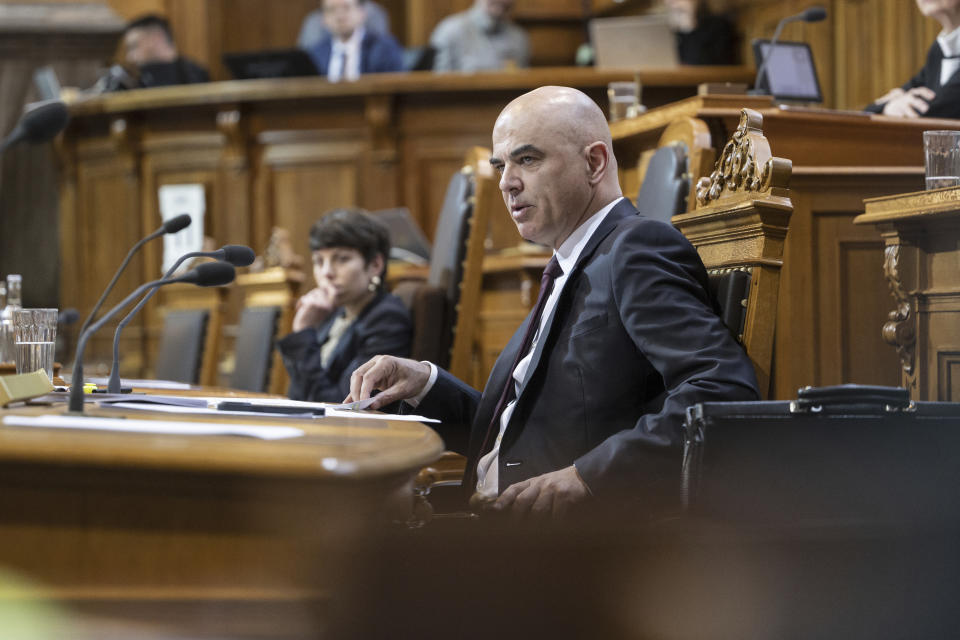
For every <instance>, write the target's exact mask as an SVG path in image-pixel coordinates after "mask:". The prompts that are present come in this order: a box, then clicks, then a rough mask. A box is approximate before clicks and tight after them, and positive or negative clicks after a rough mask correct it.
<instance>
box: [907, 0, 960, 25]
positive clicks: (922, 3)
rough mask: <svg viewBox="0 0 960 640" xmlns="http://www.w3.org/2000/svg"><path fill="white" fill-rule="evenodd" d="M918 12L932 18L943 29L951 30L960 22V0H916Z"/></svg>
mask: <svg viewBox="0 0 960 640" xmlns="http://www.w3.org/2000/svg"><path fill="white" fill-rule="evenodd" d="M917 8H919V9H920V13H922V14H923V15H925V16H927V17H928V18H933V19H934V20H936V21H937V22H939V23H940V24H941V25H943V28H944V29H949V30H953V29H955V28H956V27H957V26H960V25H958V23H960V0H917Z"/></svg>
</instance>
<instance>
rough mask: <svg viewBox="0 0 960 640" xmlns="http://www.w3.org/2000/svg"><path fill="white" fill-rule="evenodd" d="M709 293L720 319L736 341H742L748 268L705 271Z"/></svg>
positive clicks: (748, 286) (748, 288) (745, 314)
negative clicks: (715, 303) (715, 302)
mask: <svg viewBox="0 0 960 640" xmlns="http://www.w3.org/2000/svg"><path fill="white" fill-rule="evenodd" d="M707 276H708V278H709V284H710V293H711V294H712V295H713V297H714V299H715V300H716V301H717V304H718V305H719V306H720V319H721V320H723V324H725V325H727V329H729V330H730V333H731V334H733V337H734V338H736V339H737V341H738V342H741V343H742V341H743V330H744V327H745V326H746V322H747V299H748V296H749V295H750V269H749V268H747V267H737V268H730V269H710V270H709V272H708V273H707Z"/></svg>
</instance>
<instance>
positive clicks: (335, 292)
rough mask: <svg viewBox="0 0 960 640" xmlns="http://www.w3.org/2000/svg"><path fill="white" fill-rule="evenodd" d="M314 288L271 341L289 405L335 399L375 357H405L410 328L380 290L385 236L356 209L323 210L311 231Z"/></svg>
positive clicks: (398, 305)
mask: <svg viewBox="0 0 960 640" xmlns="http://www.w3.org/2000/svg"><path fill="white" fill-rule="evenodd" d="M310 249H311V251H312V259H313V277H314V279H315V280H316V282H317V286H316V287H315V288H314V289H312V290H310V291H308V292H307V293H306V294H304V295H303V296H302V297H301V298H300V300H299V301H297V308H296V313H295V315H294V318H293V333H291V334H290V335H288V336H286V337H285V338H283V339H282V340H280V341H279V343H278V348H279V349H280V353H281V355H282V356H283V363H284V366H286V368H287V371H288V372H289V373H290V390H289V395H290V397H291V398H293V399H294V400H312V401H315V402H340V401H342V400H343V399H344V398H345V397H346V396H347V394H348V393H349V392H350V374H351V373H353V370H354V369H356V368H357V367H358V366H360V365H361V364H363V363H364V362H366V361H367V360H369V359H370V358H372V357H373V356H374V355H377V354H390V355H396V356H407V355H409V353H410V341H411V338H412V333H413V327H412V323H411V321H410V313H409V312H408V311H407V308H406V307H405V306H404V305H403V303H402V302H401V301H400V299H399V298H396V297H395V296H392V295H390V294H389V293H386V292H385V291H384V280H385V277H386V272H387V258H388V257H389V255H390V237H389V234H388V232H387V229H386V228H385V227H384V226H383V225H382V224H381V223H380V222H378V221H377V220H375V219H374V218H373V217H371V216H370V215H369V214H368V213H366V212H364V211H361V210H359V209H337V210H334V211H331V212H330V213H327V214H326V215H325V216H323V217H322V218H320V220H318V221H317V222H315V223H314V225H313V227H311V229H310Z"/></svg>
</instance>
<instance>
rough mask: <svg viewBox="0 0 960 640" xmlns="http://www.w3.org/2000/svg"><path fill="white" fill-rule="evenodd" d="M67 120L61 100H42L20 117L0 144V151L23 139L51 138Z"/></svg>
mask: <svg viewBox="0 0 960 640" xmlns="http://www.w3.org/2000/svg"><path fill="white" fill-rule="evenodd" d="M69 121H70V113H69V112H68V111H67V105H65V104H64V103H63V102H61V101H60V100H51V101H49V102H43V103H41V104H40V105H39V106H37V107H34V108H33V109H31V110H30V111H27V112H26V113H24V114H23V116H21V117H20V121H19V122H17V126H15V127H14V128H13V131H11V132H10V135H8V136H7V137H6V138H5V139H4V141H3V143H2V144H0V153H3V152H4V151H6V150H7V149H9V148H10V147H12V146H13V145H15V144H17V143H18V142H22V141H24V140H26V141H27V142H30V143H31V144H39V143H41V142H47V141H48V140H53V139H54V138H55V137H56V136H57V134H58V133H60V132H61V131H63V130H64V129H65V128H66V127H67V122H69Z"/></svg>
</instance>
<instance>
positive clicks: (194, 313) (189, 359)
mask: <svg viewBox="0 0 960 640" xmlns="http://www.w3.org/2000/svg"><path fill="white" fill-rule="evenodd" d="M209 315H210V313H209V311H207V310H206V309H185V310H181V311H171V312H169V313H167V315H166V316H164V318H163V332H162V333H161V335H160V346H159V348H158V350H157V367H156V371H155V375H156V377H157V379H159V380H175V381H177V382H187V383H189V384H197V383H198V382H199V380H200V366H201V364H202V362H203V344H204V338H205V337H206V333H207V320H208V318H209Z"/></svg>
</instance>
